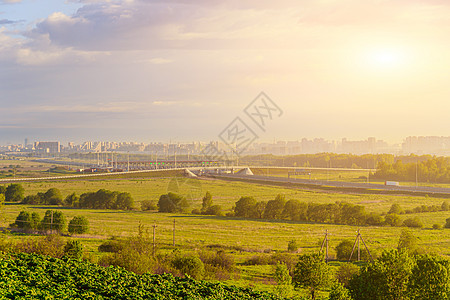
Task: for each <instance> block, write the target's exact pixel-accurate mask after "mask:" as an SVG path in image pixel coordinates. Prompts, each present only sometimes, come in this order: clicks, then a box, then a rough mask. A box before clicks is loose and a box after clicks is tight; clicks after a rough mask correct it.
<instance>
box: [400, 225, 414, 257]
mask: <svg viewBox="0 0 450 300" xmlns="http://www.w3.org/2000/svg"><path fill="white" fill-rule="evenodd" d="M417 248H418V246H417V237H415V236H414V235H413V234H412V232H411V231H410V230H408V229H403V230H402V233H401V234H400V238H399V240H398V246H397V249H398V250H399V251H400V250H406V251H409V252H410V253H414V252H415V251H417Z"/></svg>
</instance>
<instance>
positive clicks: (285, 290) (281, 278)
mask: <svg viewBox="0 0 450 300" xmlns="http://www.w3.org/2000/svg"><path fill="white" fill-rule="evenodd" d="M273 277H274V278H275V280H276V282H277V287H276V288H275V290H276V292H277V294H278V295H280V296H281V297H285V298H286V297H290V296H291V294H292V277H291V275H290V274H289V269H288V267H287V266H286V264H285V263H278V264H277V265H276V266H275V271H274V274H273Z"/></svg>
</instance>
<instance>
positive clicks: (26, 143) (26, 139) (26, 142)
mask: <svg viewBox="0 0 450 300" xmlns="http://www.w3.org/2000/svg"><path fill="white" fill-rule="evenodd" d="M23 146H24V148H25V147H27V146H28V138H25V145H23Z"/></svg>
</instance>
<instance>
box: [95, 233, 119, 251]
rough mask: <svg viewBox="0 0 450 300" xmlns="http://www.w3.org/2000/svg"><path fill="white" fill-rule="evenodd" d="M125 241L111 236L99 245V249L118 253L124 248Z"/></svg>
mask: <svg viewBox="0 0 450 300" xmlns="http://www.w3.org/2000/svg"><path fill="white" fill-rule="evenodd" d="M124 247H125V246H124V244H123V242H121V241H119V240H117V239H116V238H114V237H113V238H111V239H109V240H107V241H106V242H103V243H102V244H101V245H100V246H98V251H100V252H111V253H117V252H119V251H121V250H122V249H123V248H124Z"/></svg>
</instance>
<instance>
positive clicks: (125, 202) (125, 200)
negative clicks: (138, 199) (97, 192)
mask: <svg viewBox="0 0 450 300" xmlns="http://www.w3.org/2000/svg"><path fill="white" fill-rule="evenodd" d="M133 206H134V200H133V197H131V194H130V193H119V194H118V195H117V198H116V204H115V208H116V209H122V210H132V209H133Z"/></svg>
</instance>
